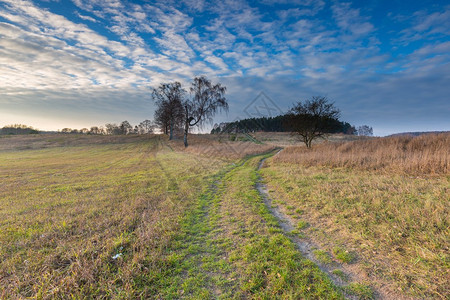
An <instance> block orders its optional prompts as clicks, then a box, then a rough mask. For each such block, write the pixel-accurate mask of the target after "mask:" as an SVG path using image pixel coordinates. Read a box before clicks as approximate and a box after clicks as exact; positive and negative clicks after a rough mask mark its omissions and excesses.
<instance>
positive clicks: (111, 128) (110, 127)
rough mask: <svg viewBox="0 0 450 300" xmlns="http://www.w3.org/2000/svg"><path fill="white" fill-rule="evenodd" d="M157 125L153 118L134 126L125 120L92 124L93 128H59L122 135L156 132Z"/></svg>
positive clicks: (66, 130)
mask: <svg viewBox="0 0 450 300" xmlns="http://www.w3.org/2000/svg"><path fill="white" fill-rule="evenodd" d="M156 128H157V125H156V124H155V123H154V122H153V121H151V120H144V121H142V122H141V123H139V125H136V126H134V127H133V126H132V125H131V124H130V122H128V121H123V122H121V123H120V124H116V123H107V124H105V125H104V126H92V127H91V128H89V129H88V128H82V129H72V128H67V127H66V128H63V129H61V130H59V132H61V133H66V134H94V135H120V134H123V135H125V134H150V133H154V132H155V129H156Z"/></svg>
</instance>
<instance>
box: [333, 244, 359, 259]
mask: <svg viewBox="0 0 450 300" xmlns="http://www.w3.org/2000/svg"><path fill="white" fill-rule="evenodd" d="M333 254H334V257H336V258H337V259H338V260H339V261H340V262H343V263H351V262H352V261H354V260H355V258H356V257H355V255H354V254H353V253H351V252H349V251H346V250H344V249H342V248H341V247H339V246H336V247H334V248H333Z"/></svg>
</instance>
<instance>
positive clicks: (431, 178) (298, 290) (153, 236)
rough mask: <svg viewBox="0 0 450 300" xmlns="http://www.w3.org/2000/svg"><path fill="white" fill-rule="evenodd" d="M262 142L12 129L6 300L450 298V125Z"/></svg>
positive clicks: (6, 163) (2, 154)
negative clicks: (310, 144) (408, 132)
mask: <svg viewBox="0 0 450 300" xmlns="http://www.w3.org/2000/svg"><path fill="white" fill-rule="evenodd" d="M255 137H256V139H257V140H259V141H262V143H254V142H251V141H246V140H245V138H241V137H238V138H237V139H234V138H233V141H230V140H231V139H227V138H225V139H223V137H222V138H221V139H217V138H216V137H213V136H208V135H204V136H202V135H199V136H193V137H192V140H191V145H190V146H189V147H188V148H187V149H185V148H184V146H183V145H182V141H180V140H176V141H168V140H167V139H166V137H163V136H158V135H154V136H151V135H150V136H87V135H35V136H26V137H20V136H13V137H3V138H0V183H1V185H0V298H1V299H17V298H36V299H54V298H57V299H59V298H64V299H66V298H75V299H79V298H100V299H110V298H115V299H117V298H119V299H135V298H147V299H148V298H150V299H155V298H156V299H178V298H193V299H208V298H221V299H230V298H237V299H242V298H244V299H273V298H278V299H279V298H281V299H298V298H309V299H341V298H352V299H370V298H392V299H398V298H410V297H416V298H437V299H439V298H444V299H445V298H447V297H449V295H450V292H449V290H448V284H447V282H448V279H449V273H448V272H449V255H448V253H449V249H448V247H449V227H448V226H449V222H448V221H449V220H448V213H449V212H448V207H449V196H448V195H449V181H450V174H449V169H450V168H449V164H450V159H449V154H448V153H447V151H446V149H449V145H450V142H449V136H448V135H441V136H432V137H429V138H423V137H419V138H414V139H412V138H409V139H410V140H402V138H396V139H393V140H387V139H373V140H363V141H354V142H337V143H324V144H320V145H317V146H316V147H314V149H313V150H312V151H308V150H306V149H305V148H304V147H301V146H298V145H296V144H295V141H293V140H292V139H291V138H290V137H288V136H283V135H282V134H280V135H272V136H267V135H263V134H260V135H255ZM339 139H341V140H342V138H340V137H337V138H335V139H334V140H335V141H337V140H339ZM406 139H407V138H406ZM383 143H385V144H383ZM361 145H362V146H361ZM386 145H390V146H391V147H392V148H387V146H386ZM281 147H285V148H284V149H283V150H281ZM383 147H384V149H385V150H384V151H383V150H382V148H383ZM349 149H350V150H349ZM352 149H353V150H352ZM369 149H370V151H369ZM280 150H281V152H278V151H280ZM364 152H367V153H368V154H364ZM383 155H384V156H383ZM364 157H365V158H364ZM388 157H389V158H388ZM331 158H332V159H331ZM262 162H263V163H262ZM266 187H267V189H268V195H269V196H270V197H266V195H265V192H264V188H266ZM262 191H263V192H262ZM283 218H285V219H283ZM289 224H290V225H292V226H294V227H295V229H292V228H291V229H289V228H288V227H289V226H290V225H289ZM288 225H289V226H288ZM304 245H314V247H313V248H312V249H311V251H310V252H311V253H312V254H311V255H312V257H310V255H309V254H308V253H309V252H305V251H304V249H303V250H302V247H303V246H304Z"/></svg>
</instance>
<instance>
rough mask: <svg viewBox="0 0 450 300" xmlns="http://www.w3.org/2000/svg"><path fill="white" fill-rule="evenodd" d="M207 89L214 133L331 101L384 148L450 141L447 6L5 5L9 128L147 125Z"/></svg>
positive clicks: (0, 23) (302, 1)
mask: <svg viewBox="0 0 450 300" xmlns="http://www.w3.org/2000/svg"><path fill="white" fill-rule="evenodd" d="M200 75H204V76H206V77H208V78H209V79H211V80H212V81H213V82H220V83H221V84H223V85H225V86H226V87H227V94H226V97H227V99H228V102H229V106H230V110H229V112H228V113H227V114H220V115H217V116H216V117H215V122H217V123H218V122H222V121H227V120H228V121H233V120H237V119H243V118H246V117H249V116H274V115H277V114H279V113H284V112H286V111H287V110H288V109H289V108H290V107H292V106H293V104H294V103H296V102H298V101H303V100H306V99H309V98H311V97H312V96H326V97H327V98H328V99H329V100H330V101H332V102H334V103H335V106H336V107H338V108H339V109H340V110H341V120H343V121H346V122H349V123H351V124H352V125H355V126H359V125H364V124H367V125H369V126H372V127H373V129H374V134H375V135H379V136H383V135H388V134H392V133H398V132H406V131H443V130H450V117H449V116H450V2H449V1H448V0H447V1H437V0H436V1H429V0H409V1H404V0H389V1H387V0H365V1H345V2H344V1H324V0H276V1H269V0H260V1H244V0H218V1H205V0H198V1H196V0H178V1H171V0H166V1H131V0H40V1H38V0H0V126H4V125H7V124H13V123H21V124H26V125H30V126H33V127H36V128H38V129H41V130H57V129H61V128H64V127H70V128H78V129H80V128H83V127H87V128H89V127H90V126H98V125H104V124H105V123H110V122H112V123H114V122H115V123H120V122H121V121H123V120H128V121H129V122H130V123H131V124H133V125H136V124H138V123H139V122H141V121H143V120H145V119H153V113H154V110H155V104H154V102H153V100H152V98H151V90H152V88H154V87H157V86H158V85H159V84H160V83H166V82H173V81H180V82H181V83H182V84H183V85H184V87H185V88H186V89H188V88H189V85H190V82H191V81H192V79H193V78H194V77H195V76H200ZM267 108H268V109H267ZM207 129H208V128H206V129H204V130H207Z"/></svg>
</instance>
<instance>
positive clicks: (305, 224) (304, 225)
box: [297, 220, 309, 230]
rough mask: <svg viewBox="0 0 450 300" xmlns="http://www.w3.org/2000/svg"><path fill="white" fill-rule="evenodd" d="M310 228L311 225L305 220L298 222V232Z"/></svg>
mask: <svg viewBox="0 0 450 300" xmlns="http://www.w3.org/2000/svg"><path fill="white" fill-rule="evenodd" d="M308 226H309V223H308V222H306V221H305V220H299V221H298V222H297V229H298V230H302V229H305V228H307V227H308Z"/></svg>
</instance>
